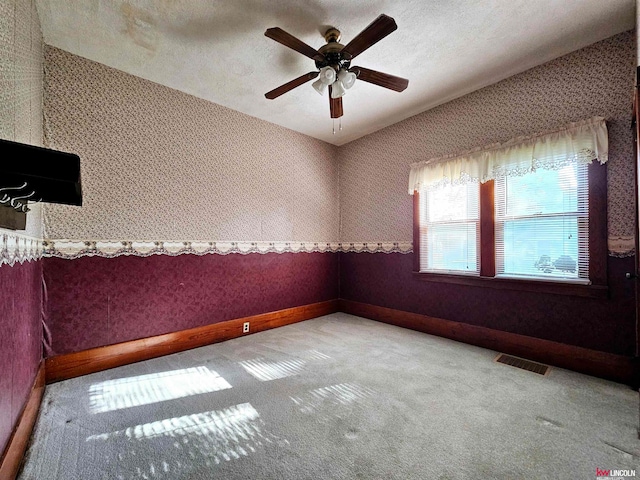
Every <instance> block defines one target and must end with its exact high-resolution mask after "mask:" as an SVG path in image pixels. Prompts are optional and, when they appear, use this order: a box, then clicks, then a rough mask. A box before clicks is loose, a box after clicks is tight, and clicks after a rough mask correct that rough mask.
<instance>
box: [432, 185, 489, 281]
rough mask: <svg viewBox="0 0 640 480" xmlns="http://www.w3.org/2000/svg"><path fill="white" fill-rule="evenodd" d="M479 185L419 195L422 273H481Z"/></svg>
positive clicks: (451, 187) (454, 187)
mask: <svg viewBox="0 0 640 480" xmlns="http://www.w3.org/2000/svg"><path fill="white" fill-rule="evenodd" d="M479 200H480V185H479V184H478V183H477V182H469V183H466V184H463V185H447V186H446V187H442V188H425V189H424V190H422V191H421V192H420V270H421V271H425V272H440V273H447V272H450V273H456V274H460V273H466V274H472V275H479V273H480V255H479V252H480V209H479V203H480V201H479Z"/></svg>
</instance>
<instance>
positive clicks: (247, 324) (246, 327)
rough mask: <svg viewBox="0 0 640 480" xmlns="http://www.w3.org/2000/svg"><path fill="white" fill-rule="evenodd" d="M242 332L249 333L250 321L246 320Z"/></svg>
mask: <svg viewBox="0 0 640 480" xmlns="http://www.w3.org/2000/svg"><path fill="white" fill-rule="evenodd" d="M242 333H249V322H244V325H242Z"/></svg>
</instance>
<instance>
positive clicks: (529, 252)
mask: <svg viewBox="0 0 640 480" xmlns="http://www.w3.org/2000/svg"><path fill="white" fill-rule="evenodd" d="M587 171H588V170H587V166H586V165H567V166H565V167H563V168H561V169H559V170H538V171H536V172H533V173H529V174H527V175H524V176H521V177H502V178H500V179H499V180H496V181H495V187H494V188H495V246H496V274H497V275H504V276H515V277H523V278H545V279H565V280H572V281H579V280H583V281H587V280H588V279H589V211H588V210H589V201H588V200H589V196H588V175H587Z"/></svg>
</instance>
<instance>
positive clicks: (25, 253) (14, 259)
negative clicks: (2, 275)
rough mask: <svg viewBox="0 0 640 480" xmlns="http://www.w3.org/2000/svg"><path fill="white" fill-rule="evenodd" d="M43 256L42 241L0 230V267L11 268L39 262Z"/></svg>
mask: <svg viewBox="0 0 640 480" xmlns="http://www.w3.org/2000/svg"><path fill="white" fill-rule="evenodd" d="M43 254H44V242H43V240H41V239H39V238H34V237H29V236H27V235H23V234H21V233H17V232H13V231H11V230H4V229H0V265H10V266H13V265H15V264H16V263H24V262H31V261H35V260H39V259H40V258H42V256H43Z"/></svg>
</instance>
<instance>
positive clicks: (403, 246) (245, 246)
mask: <svg viewBox="0 0 640 480" xmlns="http://www.w3.org/2000/svg"><path fill="white" fill-rule="evenodd" d="M412 251H413V248H412V243H411V242H358V243H355V242H349V243H342V242H188V241H187V242H165V241H155V242H148V241H139V242H138V241H100V240H88V241H83V240H45V241H44V256H45V257H56V258H65V259H75V258H80V257H86V256H92V257H105V258H114V257H119V256H121V255H135V256H139V257H149V256H151V255H170V256H177V255H185V254H191V255H209V254H217V255H229V254H233V253H235V254H241V255H248V254H250V253H260V254H266V253H315V252H320V253H337V252H359V253H360V252H368V253H411V252H412Z"/></svg>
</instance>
